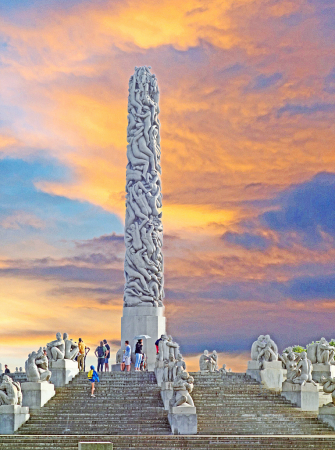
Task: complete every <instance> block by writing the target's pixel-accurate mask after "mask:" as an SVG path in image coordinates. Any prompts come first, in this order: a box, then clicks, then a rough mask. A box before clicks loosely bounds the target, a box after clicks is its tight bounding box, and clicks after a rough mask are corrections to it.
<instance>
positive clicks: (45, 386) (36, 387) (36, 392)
mask: <svg viewBox="0 0 335 450" xmlns="http://www.w3.org/2000/svg"><path fill="white" fill-rule="evenodd" d="M21 390H22V406H28V407H29V408H30V409H39V408H41V407H42V406H43V405H45V404H46V402H47V401H49V400H50V399H51V398H52V397H53V396H54V395H55V386H54V385H53V384H51V383H48V382H47V381H42V382H41V383H36V382H32V381H28V382H26V383H22V384H21Z"/></svg>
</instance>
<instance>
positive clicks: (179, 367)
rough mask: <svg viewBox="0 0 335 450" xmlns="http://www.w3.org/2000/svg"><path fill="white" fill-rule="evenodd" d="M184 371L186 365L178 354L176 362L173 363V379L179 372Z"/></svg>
mask: <svg viewBox="0 0 335 450" xmlns="http://www.w3.org/2000/svg"><path fill="white" fill-rule="evenodd" d="M184 371H186V363H185V361H184V360H183V355H182V354H181V353H178V356H177V360H176V362H175V377H176V376H178V375H179V374H180V372H184Z"/></svg>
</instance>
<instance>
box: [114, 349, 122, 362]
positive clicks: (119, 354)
mask: <svg viewBox="0 0 335 450" xmlns="http://www.w3.org/2000/svg"><path fill="white" fill-rule="evenodd" d="M122 358H123V350H122V348H119V350H118V351H117V352H116V357H115V364H122Z"/></svg>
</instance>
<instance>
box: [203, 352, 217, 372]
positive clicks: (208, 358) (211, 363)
mask: <svg viewBox="0 0 335 450" xmlns="http://www.w3.org/2000/svg"><path fill="white" fill-rule="evenodd" d="M216 364H217V361H215V360H214V359H213V358H212V355H209V354H208V350H204V353H203V354H202V355H201V356H200V359H199V366H200V370H201V372H214V370H215V367H216Z"/></svg>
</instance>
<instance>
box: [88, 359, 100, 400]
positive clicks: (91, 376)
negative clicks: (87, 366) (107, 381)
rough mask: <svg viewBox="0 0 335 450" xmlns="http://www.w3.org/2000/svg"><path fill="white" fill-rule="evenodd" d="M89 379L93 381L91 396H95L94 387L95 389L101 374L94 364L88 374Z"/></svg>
mask: <svg viewBox="0 0 335 450" xmlns="http://www.w3.org/2000/svg"><path fill="white" fill-rule="evenodd" d="M87 377H88V379H89V380H90V382H91V397H95V395H94V389H95V382H97V383H99V381H100V380H99V375H98V373H97V372H96V370H95V367H94V366H91V370H90V371H89V372H88V374H87Z"/></svg>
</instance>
